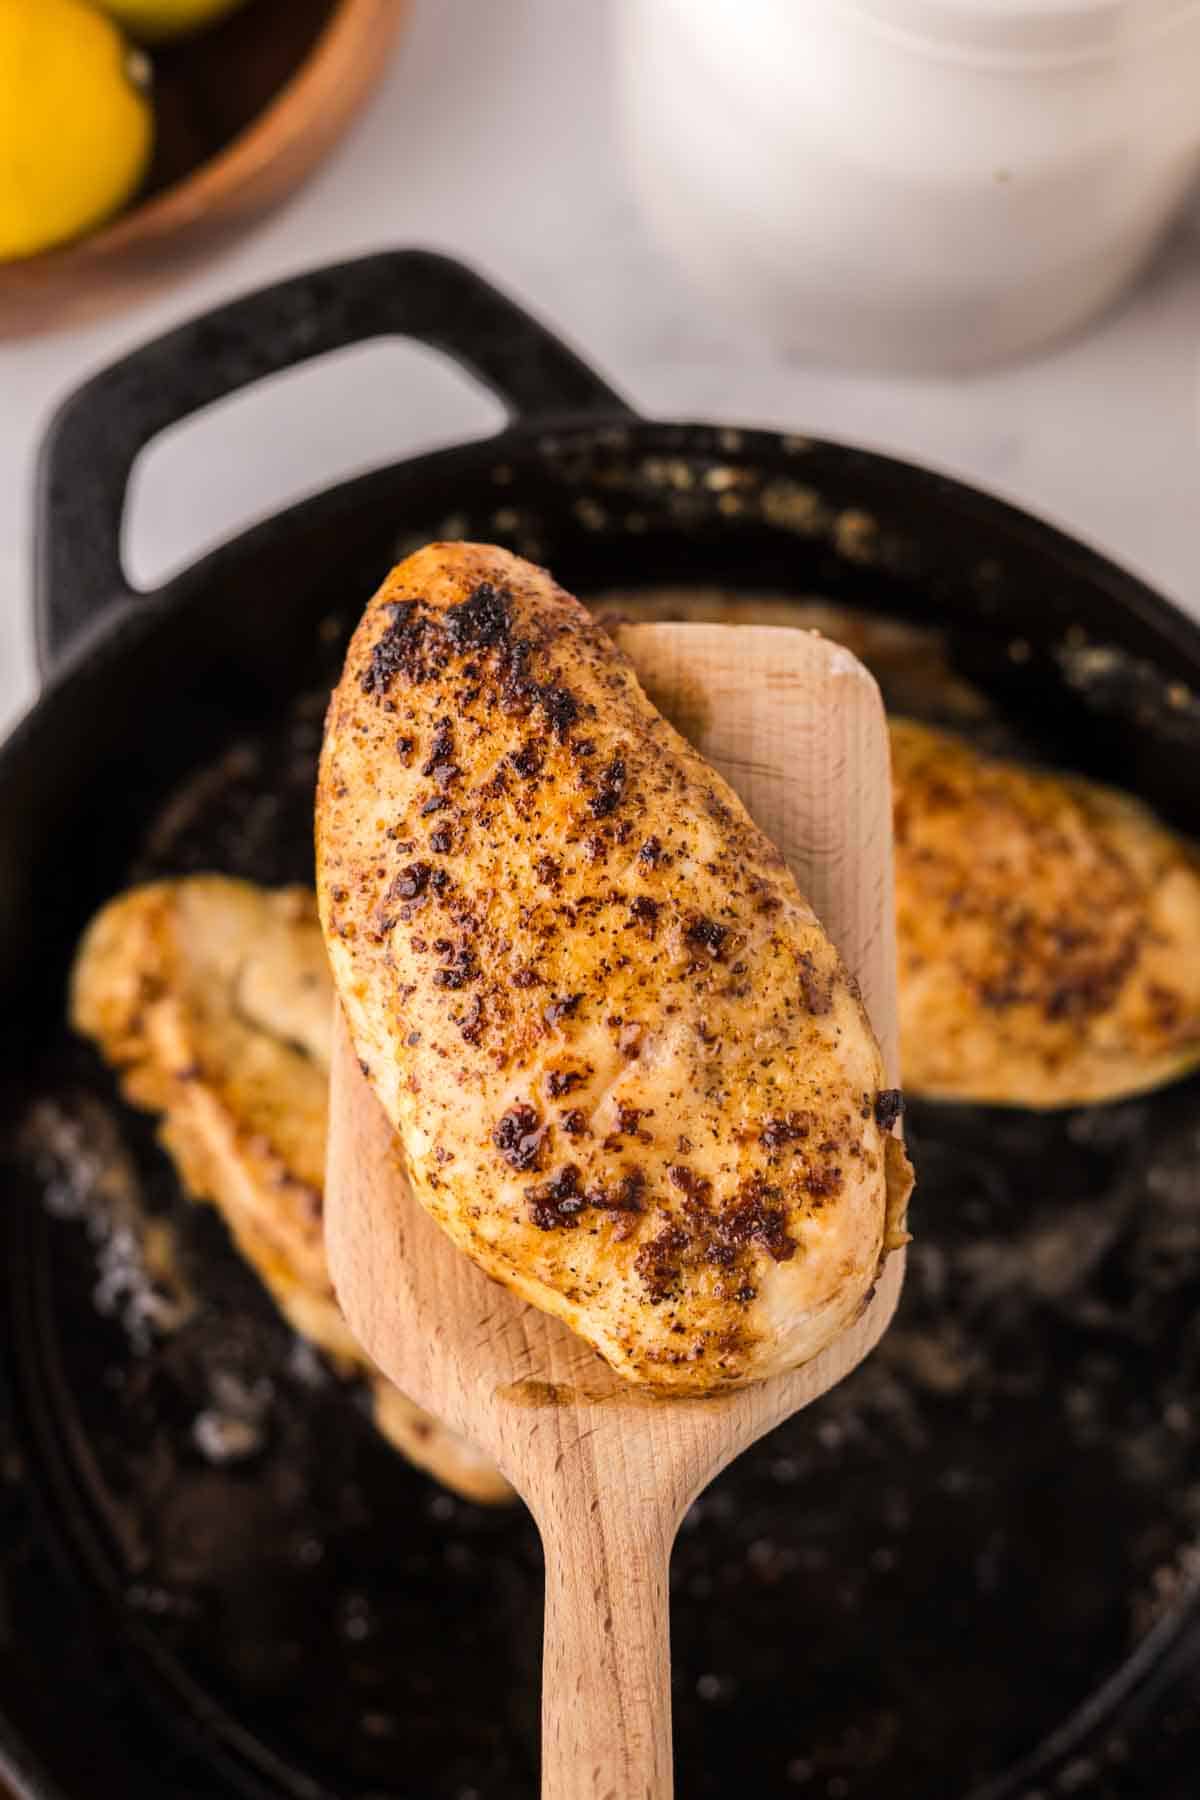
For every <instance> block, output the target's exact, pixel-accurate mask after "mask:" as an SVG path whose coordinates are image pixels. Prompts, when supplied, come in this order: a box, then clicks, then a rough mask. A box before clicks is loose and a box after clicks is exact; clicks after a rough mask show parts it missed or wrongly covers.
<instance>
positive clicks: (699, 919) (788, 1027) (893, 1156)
mask: <svg viewBox="0 0 1200 1800" xmlns="http://www.w3.org/2000/svg"><path fill="white" fill-rule="evenodd" d="M317 885H318V900H319V905H320V910H321V919H322V924H323V927H324V930H325V936H326V942H327V945H328V948H329V953H330V960H331V962H332V965H333V972H334V979H335V982H336V984H337V987H338V991H339V994H340V996H341V999H342V1004H343V1007H344V1010H345V1013H346V1017H347V1021H348V1024H349V1028H350V1032H351V1035H352V1037H353V1040H354V1044H355V1047H356V1050H357V1052H358V1055H359V1057H360V1059H361V1061H362V1063H363V1066H364V1069H365V1071H366V1073H367V1076H368V1078H369V1080H370V1082H371V1084H372V1086H373V1087H374V1090H375V1092H376V1094H377V1096H378V1098H379V1099H380V1101H381V1103H382V1105H383V1107H384V1110H385V1111H386V1113H387V1115H388V1117H389V1118H390V1119H391V1121H392V1123H393V1124H394V1126H395V1127H396V1129H397V1132H398V1134H399V1139H400V1145H401V1148H402V1151H403V1153H404V1156H405V1159H406V1162H407V1165H408V1168H409V1172H410V1174H411V1177H412V1182H413V1187H414V1190H415V1192H416V1194H417V1196H418V1198H419V1200H420V1201H421V1203H422V1204H423V1205H424V1206H425V1207H426V1208H427V1209H428V1211H429V1212H430V1213H431V1214H432V1215H433V1217H434V1218H435V1219H436V1220H437V1221H438V1223H439V1224H440V1225H442V1226H443V1228H444V1229H445V1230H446V1231H447V1232H448V1233H449V1235H450V1236H451V1237H452V1238H453V1239H454V1241H455V1242H456V1243H457V1244H458V1245H459V1246H460V1247H461V1248H462V1249H463V1250H465V1251H466V1252H467V1253H468V1254H469V1255H471V1256H472V1257H473V1258H474V1259H475V1260H476V1262H478V1263H479V1264H480V1266H481V1267H483V1268H484V1269H485V1270H486V1271H487V1272H488V1273H489V1274H491V1275H493V1276H495V1277H497V1278H498V1279H499V1280H501V1281H502V1282H504V1283H506V1284H507V1285H508V1286H509V1287H511V1288H512V1289H514V1290H515V1291H516V1292H517V1293H518V1294H520V1295H521V1296H522V1297H524V1298H525V1299H527V1300H529V1301H531V1302H532V1303H533V1304H535V1305H537V1306H539V1307H542V1308H543V1309H544V1310H546V1311H548V1312H551V1313H554V1314H556V1315H557V1316H558V1317H560V1318H562V1319H563V1320H565V1321H566V1323H567V1324H568V1325H569V1326H571V1327H572V1328H573V1329H574V1330H575V1331H577V1332H579V1333H580V1334H581V1335H582V1336H583V1337H584V1338H585V1339H587V1340H588V1341H589V1342H590V1343H591V1344H593V1345H594V1347H595V1348H596V1349H597V1350H599V1351H600V1352H601V1354H602V1355H603V1356H604V1357H605V1358H606V1359H607V1360H608V1361H609V1363H610V1364H611V1365H612V1367H613V1368H614V1369H615V1370H616V1371H617V1372H618V1373H619V1374H621V1375H623V1376H625V1377H627V1378H628V1379H630V1380H631V1381H635V1382H638V1383H642V1384H644V1385H646V1386H647V1387H650V1388H655V1389H659V1390H664V1391H670V1392H675V1393H698V1392H711V1391H714V1390H718V1389H721V1388H725V1387H731V1386H736V1385H739V1384H741V1383H745V1382H748V1381H751V1380H755V1379H759V1378H761V1377H764V1376H768V1375H771V1374H774V1373H777V1372H780V1371H782V1370H785V1369H788V1368H791V1367H793V1366H795V1365H796V1364H798V1363H800V1362H803V1361H804V1360H805V1359H807V1358H808V1357H811V1356H813V1355H815V1354H816V1353H817V1351H819V1350H820V1349H822V1348H823V1346H824V1345H825V1344H826V1343H828V1342H829V1340H830V1339H831V1338H832V1337H833V1336H834V1335H835V1334H836V1333H837V1332H838V1331H839V1330H841V1329H842V1327H844V1326H845V1325H846V1324H847V1323H849V1321H850V1320H852V1319H853V1318H854V1317H855V1315H856V1314H857V1313H858V1312H859V1310H860V1309H861V1307H862V1306H863V1304H864V1302H865V1299H866V1297H867V1295H868V1294H869V1292H870V1289H871V1287H872V1285H873V1283H874V1281H875V1279H876V1276H877V1274H878V1271H879V1266H880V1261H881V1258H882V1257H883V1256H884V1255H885V1254H886V1251H887V1249H888V1247H889V1245H890V1244H891V1243H892V1242H894V1241H899V1240H900V1239H901V1237H902V1233H901V1231H900V1230H899V1225H898V1220H899V1216H900V1213H901V1212H902V1208H903V1202H904V1199H905V1198H906V1197H907V1188H908V1180H907V1163H906V1162H905V1159H904V1155H903V1150H902V1148H901V1145H900V1143H899V1141H898V1139H896V1138H895V1137H894V1136H892V1134H891V1127H892V1124H893V1122H894V1120H895V1116H896V1112H897V1109H898V1096H897V1095H896V1094H895V1093H894V1091H891V1090H886V1089H885V1087H884V1075H883V1067H882V1062H881V1058H880V1053H879V1048H878V1046H877V1044H876V1042H875V1039H874V1036H873V1035H872V1032H871V1029H870V1026H869V1024H868V1021H867V1018H866V1015H865V1012H864V1010H863V1006H862V1002H861V999H860V997H859V994H858V991H857V988H856V986H855V984H854V982H853V981H852V980H851V978H850V977H849V975H848V974H847V972H846V970H845V968H844V967H843V965H842V963H841V961H840V959H839V957H838V955H837V952H836V951H835V949H834V947H833V945H832V944H831V943H830V941H829V939H828V937H827V936H826V935H825V932H824V931H823V930H822V928H821V925H820V923H819V922H818V920H817V919H816V917H815V916H814V914H813V912H812V910H811V908H810V907H809V906H808V905H807V903H806V902H805V900H804V898H803V896H802V895H801V894H800V892H799V891H798V889H797V887H796V884H795V881H794V879H793V878H792V876H791V874H790V872H789V871H788V869H787V867H786V865H785V864H784V862H783V859H782V857H781V856H780V854H779V852H778V851H777V850H776V849H775V847H774V846H773V845H772V844H771V843H770V842H769V841H768V840H767V839H766V838H765V837H764V836H763V834H762V833H761V832H760V831H759V830H758V829H757V827H756V826H755V825H754V824H753V822H752V821H751V819H750V818H749V816H748V814H747V813H746V811H745V809H744V807H743V806H742V804H741V802H740V800H739V799H738V798H737V796H736V795H735V794H734V793H733V791H732V789H730V788H729V787H728V786H727V785H726V784H725V782H724V781H722V780H721V779H720V778H719V777H718V776H717V775H716V774H715V773H714V772H713V770H712V769H710V768H709V767H708V766H707V765H706V764H705V763H704V762H703V761H702V759H701V758H700V757H699V756H698V755H697V754H696V752H695V751H694V750H692V749H691V747H690V746H689V745H688V744H687V743H686V742H685V741H684V740H683V739H682V738H681V737H680V736H679V734H678V733H677V732H676V731H675V730H674V729H673V728H672V727H671V726H670V725H669V724H668V723H667V722H666V720H665V719H663V718H662V716H661V715H660V714H659V713H658V712H657V711H656V710H655V708H654V707H653V706H652V705H651V704H650V702H649V701H648V700H647V698H646V696H645V694H644V693H643V692H642V690H641V688H640V686H639V685H638V681H637V678H636V676H635V674H634V671H633V668H632V666H631V665H630V663H629V662H628V660H627V659H626V658H625V657H624V655H623V654H622V653H621V652H620V651H619V650H618V649H617V648H616V646H615V645H614V644H613V642H612V641H611V639H610V638H609V637H608V636H607V635H606V634H605V632H604V631H603V630H602V628H601V627H600V626H599V625H598V624H597V622H596V620H595V619H594V618H592V617H591V615H590V614H589V613H588V612H587V611H586V610H585V608H583V607H582V606H581V605H580V604H579V603H578V602H577V601H575V600H573V599H572V598H571V597H570V596H569V595H567V594H566V593H564V592H563V590H562V589H561V588H559V587H557V586H556V584H555V583H554V582H553V581H552V580H551V578H550V577H549V575H547V574H546V573H545V572H544V571H543V570H540V569H537V568H534V567H533V566H532V565H531V564H529V563H526V562H522V561H520V560H519V559H518V558H516V557H514V556H510V555H509V554H507V553H506V552H504V551H501V550H497V549H492V548H489V547H486V546H481V545H471V544H461V543H459V544H438V545H433V546H431V547H429V548H428V549H426V550H423V551H420V552H418V553H417V555H415V556H412V557H410V558H409V559H408V560H407V561H406V562H404V563H402V564H401V565H400V566H399V567H398V568H397V569H395V570H394V571H393V572H392V574H391V575H390V576H389V578H388V580H387V581H386V582H385V583H384V585H383V587H382V588H381V589H380V591H379V593H378V594H377V595H376V596H375V598H374V599H373V600H372V601H371V603H370V605H369V606H368V608H367V612H366V615H365V617H364V619H363V621H362V623H361V624H360V626H359V628H358V630H357V631H356V633H355V635H354V638H353V640H352V642H351V645H350V649H349V652H348V655H347V659H346V664H345V668H344V671H343V675H342V679H341V681H340V683H339V685H338V687H337V689H336V691H335V693H334V696H333V699H332V701H331V704H330V709H329V714H328V719H327V723H326V733H325V743H324V749H323V754H322V760H321V772H320V781H319V788H318V801H317Z"/></svg>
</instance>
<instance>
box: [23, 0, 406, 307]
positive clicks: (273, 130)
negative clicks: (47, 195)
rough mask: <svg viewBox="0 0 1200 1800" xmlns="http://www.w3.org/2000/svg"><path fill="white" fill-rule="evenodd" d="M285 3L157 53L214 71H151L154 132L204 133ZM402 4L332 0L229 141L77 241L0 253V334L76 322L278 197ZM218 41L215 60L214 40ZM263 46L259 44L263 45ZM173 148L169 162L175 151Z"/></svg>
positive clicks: (383, 55)
mask: <svg viewBox="0 0 1200 1800" xmlns="http://www.w3.org/2000/svg"><path fill="white" fill-rule="evenodd" d="M294 5H295V0H277V3H276V4H275V5H271V6H268V5H263V4H261V0H255V4H252V5H249V6H247V7H245V8H243V9H239V11H238V12H236V13H235V14H233V15H231V16H230V18H229V19H228V21H226V22H223V23H222V24H221V25H219V26H218V27H216V28H215V29H214V30H212V31H210V32H208V33H206V34H205V35H204V38H203V39H202V40H197V41H195V43H193V42H192V41H191V40H188V41H186V42H184V43H181V44H179V45H176V46H172V47H171V49H170V50H169V51H168V52H165V53H164V57H170V58H171V59H173V62H174V63H179V62H180V61H181V59H183V58H185V57H187V58H190V59H191V60H192V62H193V63H199V62H201V61H203V62H204V63H205V66H206V67H211V68H212V71H213V72H212V76H211V88H210V89H208V90H206V89H205V86H204V83H194V84H191V83H183V82H178V83H177V82H176V81H174V80H163V81H162V82H160V83H159V87H158V93H157V96H156V102H155V103H156V107H157V108H158V109H159V117H158V119H157V123H156V130H157V133H158V136H159V138H160V140H162V139H163V138H164V137H169V138H170V141H171V143H172V144H173V145H175V144H176V140H177V139H178V138H179V136H180V133H181V132H185V131H186V132H188V133H189V134H190V136H189V142H190V141H191V138H192V137H194V138H195V140H196V142H197V144H199V143H200V142H202V140H203V136H204V132H203V129H202V127H203V126H204V124H205V121H206V119H207V117H208V116H209V115H210V114H211V115H212V116H213V117H214V118H216V119H218V120H219V119H221V118H222V117H223V116H224V115H226V114H227V113H228V112H229V110H230V104H231V103H230V101H229V99H228V96H227V94H226V93H225V92H224V91H223V90H224V89H225V88H228V89H229V90H234V89H236V88H237V86H238V84H239V82H242V83H244V82H246V81H247V80H248V79H252V78H253V72H252V71H250V73H249V74H248V64H249V63H250V62H252V61H253V60H254V57H255V55H256V51H257V47H258V41H259V39H260V37H262V36H263V35H264V34H268V33H272V32H274V33H275V34H277V35H278V36H284V35H286V34H287V32H288V31H289V30H294V29H295V26H294V24H293V22H292V20H291V17H290V14H291V9H292V8H293V7H294ZM410 5H411V0H334V4H332V5H331V6H330V9H329V19H328V22H327V23H326V24H325V25H324V26H323V27H322V29H321V30H320V33H319V35H318V36H317V38H316V42H315V43H314V44H313V46H312V48H311V49H310V50H309V51H308V53H307V55H305V56H304V58H303V60H302V61H301V62H300V64H299V66H298V67H297V68H296V69H295V71H294V73H292V74H291V76H290V78H289V79H287V80H286V82H285V83H284V85H283V86H282V87H280V88H279V89H278V91H277V92H276V93H275V94H274V95H273V97H272V98H271V99H270V101H269V103H268V104H267V105H265V106H264V107H263V109H262V110H261V112H259V114H258V116H257V117H256V118H255V119H254V120H253V121H252V123H250V124H249V125H247V126H246V128H245V129H244V130H241V131H240V132H239V133H238V134H237V135H236V136H235V137H234V138H233V140H232V141H231V142H228V143H226V144H225V145H224V147H222V148H221V149H219V150H217V151H216V153H215V154H211V155H206V156H203V159H202V160H200V161H199V162H197V163H196V164H195V166H194V167H191V168H187V169H186V171H185V172H181V173H180V174H179V175H178V176H177V177H176V178H175V179H172V180H171V181H170V182H169V184H168V185H166V186H163V187H161V188H159V189H158V191H156V192H151V193H149V194H148V195H147V196H146V197H145V198H143V199H140V200H135V201H134V202H133V204H132V205H130V206H129V207H128V208H127V209H126V210H125V211H124V212H122V213H120V214H119V215H118V216H117V217H116V218H115V219H113V220H112V221H111V222H110V223H108V224H105V225H102V226H101V227H100V228H99V229H97V230H96V231H93V232H91V233H89V235H88V236H86V237H84V238H81V239H80V240H79V241H78V242H77V243H71V244H65V245H63V246H62V247H61V248H57V249H53V250H48V251H45V252H44V253H42V254H41V255H39V256H31V257H26V258H23V259H22V260H20V261H18V262H12V263H0V337H4V336H17V335H20V334H25V333H31V332H37V331H44V330H47V329H51V328H57V327H60V326H63V325H67V324H72V325H73V324H79V323H81V322H82V321H83V320H85V319H88V318H91V317H94V316H96V315H97V314H100V313H103V312H105V311H108V310H110V309H111V308H113V307H114V306H118V305H121V304H127V303H129V302H130V301H133V300H136V299H138V298H140V297H141V296H142V295H144V294H145V293H146V292H148V291H149V290H150V289H152V288H153V287H154V286H156V285H158V284H161V283H163V282H165V281H167V280H169V279H172V278H175V277H177V276H178V275H179V274H180V273H181V272H182V271H183V270H184V269H186V267H187V265H188V262H189V260H191V259H194V258H195V257H196V256H198V255H200V254H203V253H204V252H205V251H207V250H208V249H210V248H211V247H212V246H213V245H215V244H216V243H217V242H219V241H220V240H221V239H222V238H224V237H225V236H227V235H228V234H229V233H231V232H232V231H235V230H237V229H238V228H240V227H242V226H244V225H245V224H247V223H248V222H249V221H251V220H252V219H254V218H256V217H258V215H259V214H261V213H262V212H264V211H266V210H267V209H268V208H269V207H271V206H274V205H276V204H278V202H280V201H281V200H283V199H285V198H286V196H287V195H288V194H289V193H291V192H292V190H293V189H294V188H295V187H296V186H297V185H298V184H299V183H300V182H301V181H302V180H303V178H304V177H305V176H306V175H307V174H308V173H309V171H310V170H311V169H312V168H313V167H314V166H315V165H316V163H317V162H319V161H320V159H321V158H322V157H323V156H324V155H325V154H326V152H327V151H328V150H329V149H330V148H331V147H332V145H333V144H334V143H335V141H336V140H337V138H338V137H340V135H341V134H342V132H343V131H344V130H345V129H346V127H347V126H348V125H349V123H350V121H351V120H352V119H353V118H354V116H355V115H356V113H357V112H358V111H359V109H360V107H361V106H362V105H363V102H364V101H365V100H366V98H367V96H368V94H369V93H370V91H371V89H372V88H373V87H374V85H375V83H376V82H377V81H378V80H379V78H380V76H381V75H382V74H383V71H384V69H385V68H386V66H387V52H388V50H389V48H390V47H391V44H392V40H393V38H394V37H395V35H396V33H397V31H398V30H399V28H400V25H401V23H402V21H403V20H404V19H405V17H406V16H407V14H408V11H409V8H410ZM307 10H309V11H311V6H309V7H308V8H307ZM226 43H227V47H228V53H227V56H226V59H225V63H224V66H223V67H221V66H220V65H219V64H218V61H217V58H216V57H215V55H214V48H215V49H220V47H221V46H222V44H226ZM273 48H274V47H273V46H272V45H271V44H269V43H268V44H265V45H264V52H272V51H273ZM273 60H274V57H273V56H272V61H273ZM177 87H178V88H179V89H180V93H179V94H176V88H177ZM172 95H175V96H176V98H175V101H174V102H173V101H172ZM173 103H175V104H179V105H181V106H182V107H184V108H185V109H186V111H187V113H188V117H187V118H186V119H178V120H177V119H175V118H172V117H166V116H163V114H162V109H163V108H164V107H169V106H171V105H172V104H173ZM192 154H193V155H194V154H195V152H193V153H192ZM171 160H172V162H173V163H175V164H177V163H178V160H179V158H178V155H177V154H173V155H172V158H171ZM189 160H190V159H189ZM398 179H402V176H400V175H398ZM151 185H152V186H153V185H154V184H153V182H152V184H151Z"/></svg>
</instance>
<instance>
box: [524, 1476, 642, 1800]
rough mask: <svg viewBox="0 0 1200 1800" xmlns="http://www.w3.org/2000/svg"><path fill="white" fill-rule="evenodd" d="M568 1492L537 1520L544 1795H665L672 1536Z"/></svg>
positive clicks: (607, 1799)
mask: <svg viewBox="0 0 1200 1800" xmlns="http://www.w3.org/2000/svg"><path fill="white" fill-rule="evenodd" d="M563 1485H564V1487H566V1486H567V1484H565V1483H564V1484H563ZM568 1493H569V1501H568V1503H567V1504H566V1505H565V1506H563V1508H562V1510H556V1511H555V1512H554V1513H553V1514H552V1515H551V1517H550V1520H549V1522H545V1521H544V1522H543V1524H542V1544H543V1547H544V1549H545V1553H546V1637H545V1657H544V1661H543V1665H542V1800H671V1795H672V1793H673V1792H674V1782H673V1779H672V1769H671V1652H670V1623H671V1621H670V1607H669V1602H668V1593H667V1579H668V1568H669V1564H670V1557H671V1542H670V1538H669V1537H668V1535H667V1532H666V1531H665V1529H664V1528H663V1524H662V1521H661V1520H660V1519H656V1518H655V1517H654V1511H653V1508H648V1509H647V1511H648V1512H649V1514H650V1516H649V1517H648V1518H646V1519H645V1520H640V1519H638V1518H637V1517H636V1516H635V1509H634V1508H633V1507H632V1506H631V1505H630V1502H629V1499H628V1497H625V1496H615V1497H614V1498H613V1502H612V1504H611V1509H610V1505H609V1503H607V1502H606V1500H605V1498H604V1497H603V1496H601V1495H598V1494H592V1495H591V1496H590V1497H589V1496H588V1495H586V1494H581V1493H579V1492H578V1491H575V1492H573V1493H571V1492H570V1490H569V1489H568Z"/></svg>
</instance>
